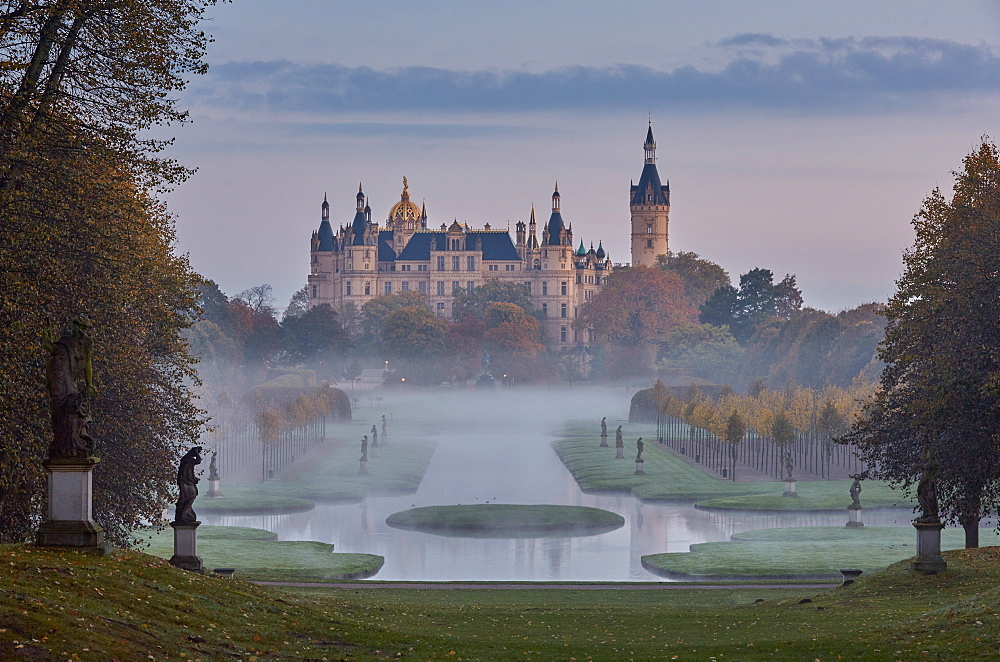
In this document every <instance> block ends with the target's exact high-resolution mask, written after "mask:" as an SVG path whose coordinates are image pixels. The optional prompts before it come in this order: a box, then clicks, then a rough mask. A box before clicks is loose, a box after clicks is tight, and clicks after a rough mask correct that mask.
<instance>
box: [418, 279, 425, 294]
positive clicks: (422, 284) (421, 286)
mask: <svg viewBox="0 0 1000 662" xmlns="http://www.w3.org/2000/svg"><path fill="white" fill-rule="evenodd" d="M417 289H418V290H420V293H421V294H427V283H425V282H424V281H419V282H418V283H417Z"/></svg>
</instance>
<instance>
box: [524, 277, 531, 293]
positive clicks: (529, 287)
mask: <svg viewBox="0 0 1000 662" xmlns="http://www.w3.org/2000/svg"><path fill="white" fill-rule="evenodd" d="M524 287H525V289H526V290H528V294H531V281H530V280H529V281H526V282H525V283H524Z"/></svg>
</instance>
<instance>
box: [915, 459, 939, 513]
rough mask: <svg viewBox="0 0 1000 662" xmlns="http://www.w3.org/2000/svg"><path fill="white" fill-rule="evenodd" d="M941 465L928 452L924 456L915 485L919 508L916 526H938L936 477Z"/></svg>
mask: <svg viewBox="0 0 1000 662" xmlns="http://www.w3.org/2000/svg"><path fill="white" fill-rule="evenodd" d="M940 469H941V463H940V462H939V461H938V459H937V457H935V456H934V455H933V454H932V453H931V452H930V451H927V453H926V455H925V456H924V467H923V470H922V471H921V472H920V482H919V483H917V504H918V505H919V506H920V517H918V518H917V519H916V522H917V523H918V524H940V523H941V516H940V514H939V513H938V499H937V475H938V471H939V470H940Z"/></svg>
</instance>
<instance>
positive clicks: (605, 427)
mask: <svg viewBox="0 0 1000 662" xmlns="http://www.w3.org/2000/svg"><path fill="white" fill-rule="evenodd" d="M601 436H602V437H606V436H608V417H607V416H605V417H604V418H602V419H601Z"/></svg>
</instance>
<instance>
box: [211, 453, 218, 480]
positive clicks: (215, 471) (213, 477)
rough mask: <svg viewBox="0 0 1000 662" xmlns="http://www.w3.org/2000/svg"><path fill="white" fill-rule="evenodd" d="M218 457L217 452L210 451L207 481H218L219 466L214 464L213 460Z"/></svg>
mask: <svg viewBox="0 0 1000 662" xmlns="http://www.w3.org/2000/svg"><path fill="white" fill-rule="evenodd" d="M218 455H219V453H218V452H217V451H212V461H211V462H209V463H208V479H209V480H219V466H218V465H217V464H216V463H215V459H216V457H218Z"/></svg>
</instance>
